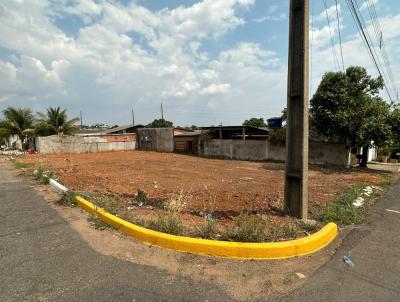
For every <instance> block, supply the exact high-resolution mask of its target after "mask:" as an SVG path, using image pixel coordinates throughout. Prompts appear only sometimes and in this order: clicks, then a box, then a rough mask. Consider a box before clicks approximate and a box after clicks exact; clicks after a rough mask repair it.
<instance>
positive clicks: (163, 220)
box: [147, 212, 184, 236]
mask: <svg viewBox="0 0 400 302" xmlns="http://www.w3.org/2000/svg"><path fill="white" fill-rule="evenodd" d="M147 227H148V228H150V229H152V230H155V231H159V232H162V233H167V234H172V235H178V236H180V235H183V233H184V229H183V223H182V221H181V220H180V219H179V217H178V216H177V215H176V214H175V213H172V212H168V213H163V214H161V213H160V214H159V215H158V217H157V219H155V220H151V221H149V223H148V225H147Z"/></svg>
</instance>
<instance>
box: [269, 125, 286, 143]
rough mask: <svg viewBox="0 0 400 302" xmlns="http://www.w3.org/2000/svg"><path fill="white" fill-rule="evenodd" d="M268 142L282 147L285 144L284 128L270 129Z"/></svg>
mask: <svg viewBox="0 0 400 302" xmlns="http://www.w3.org/2000/svg"><path fill="white" fill-rule="evenodd" d="M268 140H269V141H270V142H271V143H272V144H273V145H281V146H284V145H285V144H286V127H282V128H279V129H270V130H269V133H268Z"/></svg>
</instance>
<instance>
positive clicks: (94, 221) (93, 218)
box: [88, 214, 112, 230]
mask: <svg viewBox="0 0 400 302" xmlns="http://www.w3.org/2000/svg"><path fill="white" fill-rule="evenodd" d="M88 221H89V224H90V225H91V226H92V227H94V228H95V229H97V230H105V229H108V228H112V226H111V225H109V224H107V223H105V222H104V221H103V220H101V219H100V218H99V217H98V216H97V215H96V214H95V215H90V216H89V217H88Z"/></svg>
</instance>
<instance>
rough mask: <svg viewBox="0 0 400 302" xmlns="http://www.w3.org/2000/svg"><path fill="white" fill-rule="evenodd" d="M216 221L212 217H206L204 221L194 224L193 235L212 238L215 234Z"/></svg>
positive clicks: (216, 228) (216, 230)
mask: <svg viewBox="0 0 400 302" xmlns="http://www.w3.org/2000/svg"><path fill="white" fill-rule="evenodd" d="M217 232H218V223H217V221H216V220H215V219H213V218H206V219H205V221H204V223H203V224H201V225H199V226H196V228H195V230H194V234H193V235H194V237H200V238H204V239H212V238H214V237H215V236H216V235H217Z"/></svg>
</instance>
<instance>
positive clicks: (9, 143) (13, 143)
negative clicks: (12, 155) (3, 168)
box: [4, 134, 22, 149]
mask: <svg viewBox="0 0 400 302" xmlns="http://www.w3.org/2000/svg"><path fill="white" fill-rule="evenodd" d="M4 141H5V145H4V147H5V148H6V149H22V142H21V140H20V139H19V136H18V135H16V134H11V135H9V136H8V137H7V138H6V139H5V140H4Z"/></svg>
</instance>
